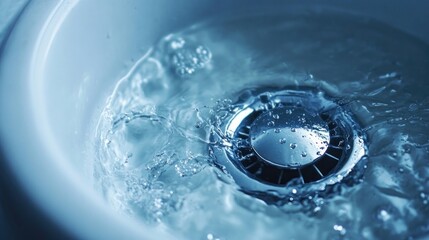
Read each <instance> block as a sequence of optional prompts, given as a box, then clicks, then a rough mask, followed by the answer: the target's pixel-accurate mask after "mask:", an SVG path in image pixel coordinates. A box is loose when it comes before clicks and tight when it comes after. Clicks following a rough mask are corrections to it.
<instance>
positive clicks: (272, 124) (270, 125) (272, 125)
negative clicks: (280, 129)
mask: <svg viewBox="0 0 429 240" xmlns="http://www.w3.org/2000/svg"><path fill="white" fill-rule="evenodd" d="M274 125H275V123H274V122H273V121H269V122H268V123H267V126H268V127H274Z"/></svg>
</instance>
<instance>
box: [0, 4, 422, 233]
mask: <svg viewBox="0 0 429 240" xmlns="http://www.w3.org/2000/svg"><path fill="white" fill-rule="evenodd" d="M428 7H429V4H427V2H423V1H419V2H414V3H413V4H410V3H408V2H405V1H396V0H395V1H391V0H382V1H377V2H374V1H370V0H361V1H351V0H348V1H343V0H341V1H340V0H333V1H317V2H314V1H282V3H279V2H278V1H264V3H261V2H260V1H256V0H250V1H248V0H246V1H209V0H198V1H197V0H183V1H180V2H172V1H168V0H130V1H109V3H106V2H104V1H79V0H62V1H60V0H58V1H54V0H48V1H33V2H31V3H30V4H28V5H27V6H26V7H25V9H24V11H23V14H22V15H21V16H20V17H19V19H18V22H17V24H16V26H15V27H14V28H13V29H12V31H11V34H10V35H9V37H8V39H7V42H6V43H5V44H4V48H3V49H2V51H1V52H0V54H1V55H0V112H1V115H0V143H1V148H2V151H3V153H4V156H5V158H6V161H7V164H8V165H9V166H10V168H11V170H12V173H13V175H14V176H15V177H16V179H17V180H18V181H19V183H20V184H21V187H22V188H23V189H24V191H25V192H26V193H27V194H28V196H29V197H30V199H32V200H33V201H34V202H35V203H36V204H37V206H39V207H40V209H42V211H43V212H45V213H46V214H47V215H48V216H49V217H50V218H52V219H53V220H54V222H56V223H58V225H59V226H61V227H63V228H65V229H66V230H67V231H68V232H70V233H71V234H73V235H74V236H76V237H78V238H82V239H172V238H173V237H172V236H173V235H172V234H173V233H170V232H169V231H168V230H166V229H164V228H162V227H153V226H149V225H147V224H144V223H142V222H140V221H139V220H137V219H133V218H130V217H128V216H122V215H121V214H118V213H117V212H116V211H113V210H112V209H111V208H110V207H109V206H108V205H107V204H106V203H105V201H104V200H103V198H102V197H101V196H100V194H98V193H97V191H95V190H94V181H96V180H95V179H94V177H93V172H92V169H93V167H92V164H93V161H92V160H93V157H92V156H91V154H90V153H91V151H90V149H91V147H92V146H88V144H87V143H88V141H87V139H88V138H92V137H93V134H94V129H95V127H96V124H97V122H94V121H92V120H93V119H97V118H96V117H95V116H98V115H100V112H101V111H102V107H103V106H104V104H105V102H106V99H107V98H108V96H109V95H110V93H111V92H112V90H113V88H114V86H115V84H116V82H117V81H118V79H120V78H121V77H122V76H123V75H124V74H126V72H127V69H129V68H130V67H131V66H132V65H133V64H134V63H135V61H137V59H139V57H140V56H142V55H144V54H145V52H147V51H148V49H149V48H150V47H151V46H152V45H153V44H154V43H155V42H156V41H158V40H159V39H160V38H161V37H162V36H164V35H166V34H168V33H170V32H172V31H176V30H178V29H181V28H185V27H187V26H189V25H192V24H193V23H195V22H198V21H201V20H204V19H207V18H214V17H222V16H235V15H242V14H246V13H249V12H256V13H259V14H263V13H270V12H272V11H275V12H280V13H281V11H282V10H283V9H288V10H289V11H290V9H294V8H296V9H303V8H312V9H316V10H317V9H324V8H328V9H335V10H338V11H344V12H349V13H350V14H362V15H364V16H368V17H372V18H375V19H378V20H380V21H383V22H386V23H388V24H389V25H391V26H394V27H396V28H399V29H401V30H403V31H405V32H408V33H410V34H412V35H414V36H416V37H418V38H420V39H422V40H423V41H425V42H429V28H428V27H427V26H428V25H429V18H428V17H427V9H428ZM174 238H180V236H177V235H174Z"/></svg>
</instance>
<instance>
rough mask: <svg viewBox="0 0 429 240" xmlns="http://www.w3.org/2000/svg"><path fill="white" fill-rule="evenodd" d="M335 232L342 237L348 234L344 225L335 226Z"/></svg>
mask: <svg viewBox="0 0 429 240" xmlns="http://www.w3.org/2000/svg"><path fill="white" fill-rule="evenodd" d="M334 230H335V231H337V232H339V233H340V234H341V235H345V234H346V233H347V231H346V229H345V228H344V227H343V226H342V225H338V224H335V225H334Z"/></svg>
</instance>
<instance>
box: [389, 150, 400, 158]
mask: <svg viewBox="0 0 429 240" xmlns="http://www.w3.org/2000/svg"><path fill="white" fill-rule="evenodd" d="M389 155H390V156H391V157H392V158H396V157H397V156H398V153H397V152H396V151H391V152H390V153H389Z"/></svg>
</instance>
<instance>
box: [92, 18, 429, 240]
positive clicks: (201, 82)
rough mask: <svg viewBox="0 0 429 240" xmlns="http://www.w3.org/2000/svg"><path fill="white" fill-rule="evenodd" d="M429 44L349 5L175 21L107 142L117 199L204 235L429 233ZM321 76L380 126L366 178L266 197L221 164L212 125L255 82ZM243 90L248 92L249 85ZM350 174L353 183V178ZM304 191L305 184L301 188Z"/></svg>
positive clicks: (104, 186) (102, 160)
mask: <svg viewBox="0 0 429 240" xmlns="http://www.w3.org/2000/svg"><path fill="white" fill-rule="evenodd" d="M428 76H429V47H428V45H427V44H425V43H424V42H421V41H420V40H418V39H415V38H413V37H412V36H409V35H407V34H405V33H402V32H400V31H399V30H396V29H393V28H391V27H389V26H387V25H385V24H382V23H379V22H376V21H373V20H370V19H365V18H361V17H354V16H346V15H342V14H338V13H314V12H312V13H304V14H287V15H286V14H285V15H273V16H252V17H242V18H234V19H228V20H216V21H210V22H205V23H201V24H198V25H195V26H192V27H190V28H188V29H185V30H183V31H180V32H177V33H174V34H170V35H168V36H166V37H164V38H163V39H161V40H160V41H159V42H158V43H157V44H155V45H154V47H153V48H152V49H151V50H150V51H149V52H148V53H147V54H146V55H145V56H142V58H141V59H140V60H139V61H138V62H137V63H136V64H135V65H134V66H133V67H132V69H130V71H129V73H128V74H127V75H126V76H125V77H124V78H122V79H120V80H118V83H117V86H116V87H115V89H114V91H113V93H112V95H111V96H110V98H109V99H108V101H107V103H106V106H105V109H104V111H103V113H102V114H101V116H100V119H99V124H98V127H97V132H96V136H95V138H94V143H95V146H96V163H95V169H94V174H95V177H96V179H97V180H98V181H97V184H98V186H97V187H98V188H99V189H100V191H101V192H102V194H103V195H104V197H105V198H106V200H107V201H108V202H109V203H110V204H111V205H112V206H113V207H114V208H116V209H117V210H118V211H120V212H125V213H126V214H129V215H131V216H135V217H137V218H140V219H141V220H142V221H144V222H145V223H146V224H154V225H164V226H165V227H166V228H168V229H169V230H170V231H172V232H176V233H177V234H178V235H180V236H185V237H186V238H194V239H239V238H240V239H284V238H286V239H404V238H410V237H416V236H421V235H424V234H427V233H428V232H429V220H428V219H429V184H428V182H429V181H428V180H429V161H428V156H429V127H428V122H429V97H428V96H427V93H426V91H427V90H428V89H429V81H428V79H427V78H428ZM266 86H269V87H275V88H279V89H287V88H291V87H297V86H311V87H313V88H315V89H318V90H319V91H321V92H324V93H326V94H328V95H330V96H332V97H333V99H335V101H336V102H337V103H341V104H342V105H344V106H347V108H348V109H350V110H351V111H353V112H355V113H356V115H357V116H358V120H359V122H360V124H361V126H362V127H363V128H364V131H365V134H366V135H367V147H368V152H367V156H366V158H367V162H366V165H365V171H364V173H363V176H362V177H361V178H360V179H359V180H358V182H359V183H358V184H356V185H353V186H351V187H348V186H345V184H341V185H339V186H338V187H337V188H336V189H335V191H334V192H333V193H331V194H330V196H329V197H323V196H317V195H315V196H314V197H311V198H310V199H307V201H301V202H298V203H297V202H295V201H293V199H291V201H290V202H289V203H286V204H282V205H275V204H274V205H273V204H267V203H265V202H264V201H262V200H259V199H258V198H254V197H252V196H250V195H248V194H245V193H243V192H241V191H240V188H239V186H237V185H236V184H235V183H234V181H233V180H232V179H231V178H230V177H229V176H228V173H227V172H225V171H222V170H221V169H219V168H218V167H217V166H216V165H215V164H214V163H213V156H212V155H211V154H210V151H209V146H213V145H222V143H217V142H211V139H210V134H212V133H213V132H214V131H215V130H216V126H217V124H218V122H219V121H221V120H222V116H224V115H225V113H226V112H228V111H229V110H230V108H231V107H232V106H233V103H234V101H235V100H236V99H237V96H238V95H240V94H241V93H242V92H243V91H245V90H246V89H256V88H260V87H266ZM239 93H240V94H239ZM343 185H344V186H343ZM294 194H299V188H298V189H296V191H294Z"/></svg>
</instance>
